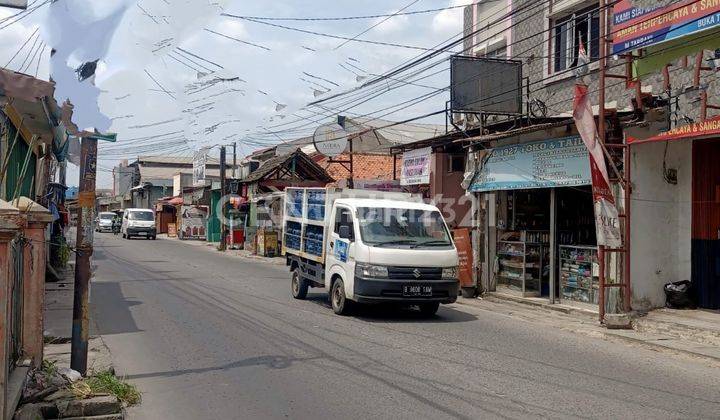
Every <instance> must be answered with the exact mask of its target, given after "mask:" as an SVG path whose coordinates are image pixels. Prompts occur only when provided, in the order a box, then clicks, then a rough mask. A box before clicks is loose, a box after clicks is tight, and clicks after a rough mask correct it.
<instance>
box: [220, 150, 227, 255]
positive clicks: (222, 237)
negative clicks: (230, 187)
mask: <svg viewBox="0 0 720 420" xmlns="http://www.w3.org/2000/svg"><path fill="white" fill-rule="evenodd" d="M225 170H226V168H225V146H220V202H222V203H223V204H224V202H225V201H224V200H223V197H225ZM219 216H220V249H221V250H222V251H225V247H226V238H225V222H224V220H225V206H224V205H223V206H222V207H221V208H220V214H219Z"/></svg>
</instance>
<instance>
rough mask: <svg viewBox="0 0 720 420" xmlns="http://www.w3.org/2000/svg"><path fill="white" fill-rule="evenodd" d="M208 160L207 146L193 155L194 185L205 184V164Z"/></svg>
mask: <svg viewBox="0 0 720 420" xmlns="http://www.w3.org/2000/svg"><path fill="white" fill-rule="evenodd" d="M206 162H207V148H205V147H203V148H201V149H200V150H198V151H197V152H195V155H194V156H193V186H195V187H197V186H201V185H205V164H206Z"/></svg>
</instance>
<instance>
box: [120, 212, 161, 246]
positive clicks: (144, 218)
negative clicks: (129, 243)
mask: <svg viewBox="0 0 720 420" xmlns="http://www.w3.org/2000/svg"><path fill="white" fill-rule="evenodd" d="M120 233H122V236H123V238H126V239H130V238H132V237H133V236H144V237H146V238H147V239H155V237H156V236H157V229H156V228H155V212H154V211H152V210H150V209H125V212H124V213H123V219H122V226H121V227H120Z"/></svg>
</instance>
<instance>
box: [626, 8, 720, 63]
mask: <svg viewBox="0 0 720 420" xmlns="http://www.w3.org/2000/svg"><path fill="white" fill-rule="evenodd" d="M635 3H637V1H635V0H621V1H620V2H619V3H618V4H616V5H615V7H614V13H613V30H612V31H613V34H614V36H613V54H620V53H622V52H625V51H629V50H635V49H638V48H644V47H648V46H651V45H655V44H658V43H660V42H664V41H669V40H671V39H677V38H680V37H683V36H686V35H690V34H693V33H695V32H699V31H704V30H706V29H710V28H716V27H720V0H682V1H680V2H672V3H670V4H669V5H667V6H664V7H660V6H650V7H636V6H635Z"/></svg>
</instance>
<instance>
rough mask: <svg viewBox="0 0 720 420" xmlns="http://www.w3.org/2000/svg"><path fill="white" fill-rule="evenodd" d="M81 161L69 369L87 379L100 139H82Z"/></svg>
mask: <svg viewBox="0 0 720 420" xmlns="http://www.w3.org/2000/svg"><path fill="white" fill-rule="evenodd" d="M80 159H81V161H80V182H79V192H78V213H77V241H76V244H75V255H76V256H75V291H74V297H73V323H72V344H71V348H70V368H71V369H74V370H76V371H78V372H80V373H81V374H83V375H85V373H86V372H87V355H88V335H89V329H90V322H89V317H90V313H89V308H88V296H89V292H90V276H91V273H90V256H91V255H92V253H93V221H94V220H95V174H96V167H97V139H94V138H88V137H85V138H83V139H82V145H81V150H80Z"/></svg>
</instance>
